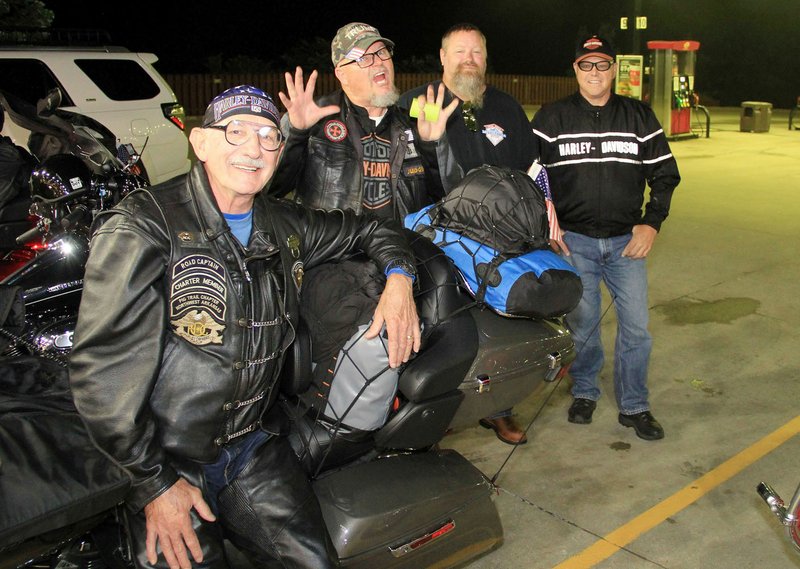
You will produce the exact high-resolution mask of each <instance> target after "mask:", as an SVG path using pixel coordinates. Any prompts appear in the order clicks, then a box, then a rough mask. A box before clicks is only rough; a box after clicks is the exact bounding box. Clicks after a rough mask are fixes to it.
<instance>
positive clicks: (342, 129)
mask: <svg viewBox="0 0 800 569" xmlns="http://www.w3.org/2000/svg"><path fill="white" fill-rule="evenodd" d="M325 136H326V137H327V138H328V140H330V141H331V142H341V141H343V140H344V139H345V138H347V127H346V126H344V123H343V122H342V121H338V120H330V121H328V122H326V123H325Z"/></svg>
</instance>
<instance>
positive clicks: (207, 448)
mask: <svg viewBox="0 0 800 569" xmlns="http://www.w3.org/2000/svg"><path fill="white" fill-rule="evenodd" d="M98 221H100V220H98ZM102 221H104V222H103V223H102V225H99V224H98V225H99V227H97V229H96V231H95V235H94V237H93V240H92V251H91V255H90V257H89V261H88V263H87V266H86V277H85V284H84V291H83V299H82V303H81V307H80V311H79V318H78V324H77V328H76V331H75V343H74V349H73V352H72V355H71V361H70V381H71V386H72V391H73V394H74V397H75V402H76V406H77V407H78V410H79V411H80V413H81V415H82V416H83V418H84V420H85V421H86V423H87V426H88V427H89V430H90V432H91V434H92V437H93V438H94V440H95V442H96V443H97V444H98V446H99V447H100V448H102V449H103V450H104V451H105V452H107V453H108V454H109V455H111V457H112V458H113V459H114V460H115V461H117V462H118V463H119V464H120V465H121V466H122V467H124V468H125V469H126V470H127V471H128V472H129V473H130V475H131V477H132V479H133V489H132V491H131V494H130V496H129V497H128V503H129V505H130V506H131V507H133V508H134V509H137V510H138V509H140V508H142V507H144V505H145V504H147V503H148V502H150V501H151V500H153V499H154V498H156V497H157V496H159V495H160V494H161V493H163V492H164V491H165V490H167V489H168V488H169V487H170V486H171V485H172V484H173V483H175V481H176V480H177V477H178V474H177V472H176V470H180V468H179V466H178V465H179V464H182V462H181V461H186V460H188V461H192V462H196V463H205V462H210V461H213V460H215V459H216V457H217V455H218V453H219V451H220V448H221V446H223V445H224V444H226V443H227V442H228V441H230V440H233V439H235V438H236V437H238V436H241V435H244V434H246V433H249V432H251V431H253V430H255V429H259V428H260V429H264V430H266V431H269V432H272V433H278V432H280V431H281V430H282V427H283V420H282V416H281V413H280V411H279V410H278V408H277V407H273V403H274V401H275V398H276V395H277V388H276V385H275V384H276V380H277V375H278V372H279V370H280V367H281V364H282V361H283V354H284V351H285V350H286V349H287V348H288V346H289V345H290V344H291V343H292V341H293V340H294V326H295V324H296V323H297V321H298V298H299V290H300V287H301V285H302V279H303V273H304V271H305V270H306V269H309V268H311V267H313V266H315V265H318V264H320V263H322V262H325V261H330V260H335V259H338V258H341V257H342V256H345V255H346V254H348V253H351V252H354V251H359V250H361V251H363V252H364V253H366V254H367V255H368V256H369V257H370V258H372V259H373V260H374V261H376V262H377V263H378V265H379V266H381V267H382V268H385V267H386V266H387V265H388V264H389V263H391V262H394V261H397V260H402V261H405V262H413V256H412V254H411V252H410V250H409V249H408V247H407V245H406V244H405V241H404V240H403V238H402V237H401V236H400V235H399V233H397V232H396V231H397V230H398V228H397V226H396V225H395V224H394V222H389V221H376V220H366V219H364V218H361V217H358V216H356V215H354V214H352V213H351V212H342V211H334V212H323V211H319V210H316V211H311V210H307V209H305V208H301V207H299V206H297V205H295V204H292V203H289V202H285V201H278V200H273V199H269V198H266V197H265V196H258V197H256V199H255V202H254V204H253V230H252V234H251V237H250V242H249V244H248V246H247V248H244V247H242V246H241V244H240V243H239V242H238V241H237V240H236V238H235V237H234V236H233V235H232V234H231V232H230V229H229V228H228V226H227V224H226V222H225V220H224V218H223V216H222V214H221V213H220V211H219V209H218V207H217V205H216V201H215V200H214V197H213V194H212V193H211V189H210V187H209V185H208V178H207V176H206V173H205V170H204V168H203V166H202V164H197V165H196V166H195V167H194V169H193V170H192V171H191V172H190V173H189V174H188V175H186V176H182V177H179V178H176V179H175V180H171V181H169V182H166V183H164V184H161V185H159V186H156V187H153V188H149V189H146V190H140V191H137V192H135V193H133V194H131V195H130V196H128V197H126V198H125V200H123V201H122V202H121V203H120V205H119V206H118V207H116V208H115V209H114V210H112V211H111V212H109V214H108V215H104V216H103V219H102Z"/></svg>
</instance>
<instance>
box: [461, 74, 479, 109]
mask: <svg viewBox="0 0 800 569" xmlns="http://www.w3.org/2000/svg"><path fill="white" fill-rule="evenodd" d="M453 83H455V85H453V86H454V87H455V90H456V91H457V92H458V93H459V96H460V97H461V98H462V99H463V100H465V101H469V102H470V103H472V106H473V107H478V108H480V107H482V106H483V92H484V90H485V88H486V77H485V76H484V75H473V74H472V73H456V74H455V76H454V77H453Z"/></svg>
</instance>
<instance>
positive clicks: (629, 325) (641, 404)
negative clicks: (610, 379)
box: [564, 232, 653, 415]
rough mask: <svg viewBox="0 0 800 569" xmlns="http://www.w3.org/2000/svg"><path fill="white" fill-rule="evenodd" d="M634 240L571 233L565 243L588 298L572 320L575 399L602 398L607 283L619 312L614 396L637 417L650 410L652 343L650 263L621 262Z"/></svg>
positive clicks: (621, 408) (623, 409)
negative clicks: (600, 379) (603, 289)
mask: <svg viewBox="0 0 800 569" xmlns="http://www.w3.org/2000/svg"><path fill="white" fill-rule="evenodd" d="M631 237H632V235H631V234H627V235H620V236H617V237H610V238H606V239H595V238H593V237H587V236H586V235H581V234H579V233H571V232H567V233H565V234H564V242H565V243H566V244H567V247H569V250H570V253H571V255H570V256H565V257H564V258H565V259H566V260H567V262H569V263H570V264H571V265H572V266H574V267H575V268H576V269H577V270H578V272H579V273H580V275H581V281H582V282H583V296H582V297H581V301H580V303H579V304H578V306H577V308H575V310H573V311H572V312H570V313H569V314H568V315H567V325H568V326H569V328H570V330H571V331H572V336H573V340H574V341H575V349H576V352H577V354H578V355H577V358H576V359H575V361H574V362H573V364H572V367H570V375H571V376H572V379H573V380H574V382H575V383H574V385H573V386H572V395H573V397H576V398H577V397H580V398H583V399H591V400H592V401H597V400H598V399H600V388H599V387H598V381H597V380H598V376H599V375H600V370H601V369H602V368H603V344H602V342H601V339H600V323H599V321H600V315H601V312H602V307H601V296H600V282H601V280H602V282H604V283H605V285H606V288H607V289H608V291H609V292H610V294H611V298H612V300H613V302H614V309H615V310H616V312H617V339H616V344H615V346H614V393H615V395H616V399H617V408H618V409H619V411H620V413H624V414H626V415H632V414H634V413H641V412H642V411H648V410H649V409H650V404H649V403H648V401H647V396H648V391H647V365H648V363H649V361H650V351H651V348H652V344H653V341H652V338H651V337H650V333H649V332H648V331H647V322H648V317H649V313H648V305H647V267H646V261H645V259H630V258H628V257H622V256H621V254H622V250H623V249H625V246H626V245H627V244H628V242H629V241H630V240H631Z"/></svg>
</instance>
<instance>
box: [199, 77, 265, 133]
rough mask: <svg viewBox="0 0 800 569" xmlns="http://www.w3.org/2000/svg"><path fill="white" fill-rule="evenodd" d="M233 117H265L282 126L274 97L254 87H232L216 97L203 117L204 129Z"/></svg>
mask: <svg viewBox="0 0 800 569" xmlns="http://www.w3.org/2000/svg"><path fill="white" fill-rule="evenodd" d="M233 115H253V116H257V117H265V118H268V119H269V120H271V121H272V122H274V123H275V126H279V125H280V124H281V116H280V113H279V112H278V107H277V106H275V102H274V101H273V100H272V97H270V96H269V95H267V94H266V93H265V92H264V91H262V90H261V89H259V88H258V87H253V86H252V85H239V86H237V87H231V88H230V89H226V90H225V91H223V92H222V93H220V94H219V95H217V96H216V97H214V99H212V101H211V102H210V103H209V104H208V107H206V113H205V115H203V127H207V126H210V125H212V124H214V123H216V122H219V121H221V120H222V119H224V118H225V117H230V116H233Z"/></svg>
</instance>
